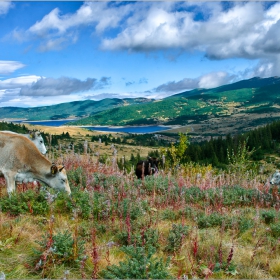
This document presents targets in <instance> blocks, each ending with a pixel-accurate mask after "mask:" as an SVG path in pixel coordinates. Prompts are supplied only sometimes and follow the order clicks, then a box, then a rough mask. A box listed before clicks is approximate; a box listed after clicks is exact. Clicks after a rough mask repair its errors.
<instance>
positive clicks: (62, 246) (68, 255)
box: [33, 230, 85, 270]
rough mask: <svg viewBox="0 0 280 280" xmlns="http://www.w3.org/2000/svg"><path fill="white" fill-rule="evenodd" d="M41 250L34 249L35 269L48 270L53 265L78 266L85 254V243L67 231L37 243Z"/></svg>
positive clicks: (50, 235) (47, 236) (46, 236)
mask: <svg viewBox="0 0 280 280" xmlns="http://www.w3.org/2000/svg"><path fill="white" fill-rule="evenodd" d="M37 243H38V244H39V245H40V249H39V250H38V249H33V251H34V255H35V269H36V270H42V269H44V270H46V269H49V268H51V267H52V266H53V265H58V264H62V263H63V264H67V265H71V266H73V265H77V264H78V262H79V260H81V258H82V256H83V254H84V251H85V250H84V242H83V241H81V240H78V239H77V237H76V238H73V236H72V234H71V233H70V232H68V231H67V230H66V231H64V232H59V233H57V234H56V235H52V234H49V233H48V234H46V235H44V236H43V240H42V241H37Z"/></svg>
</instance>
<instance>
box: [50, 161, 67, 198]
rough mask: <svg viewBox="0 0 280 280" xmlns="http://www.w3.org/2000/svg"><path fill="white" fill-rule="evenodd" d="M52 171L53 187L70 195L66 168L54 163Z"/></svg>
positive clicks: (51, 183) (51, 181) (51, 182)
mask: <svg viewBox="0 0 280 280" xmlns="http://www.w3.org/2000/svg"><path fill="white" fill-rule="evenodd" d="M50 171H51V179H50V185H51V187H52V188H54V189H57V190H61V191H66V192H67V193H68V194H69V195H70V194H71V189H70V186H69V183H68V179H67V175H66V171H65V168H64V166H63V165H56V164H54V163H53V164H52V166H51V170H50Z"/></svg>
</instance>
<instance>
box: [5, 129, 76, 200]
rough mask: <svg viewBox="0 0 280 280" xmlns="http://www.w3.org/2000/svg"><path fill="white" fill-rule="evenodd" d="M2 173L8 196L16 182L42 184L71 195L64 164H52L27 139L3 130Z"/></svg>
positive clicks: (13, 189)
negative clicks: (36, 181) (35, 181)
mask: <svg viewBox="0 0 280 280" xmlns="http://www.w3.org/2000/svg"><path fill="white" fill-rule="evenodd" d="M0 173H2V174H3V175H4V177H5V179H6V184H7V190H8V194H9V195H10V194H11V193H12V192H14V191H15V183H16V182H24V181H25V182H32V181H34V180H38V181H41V182H43V183H45V184H46V185H48V186H49V187H51V188H54V189H57V190H64V191H66V192H67V193H68V194H71V190H70V187H69V184H68V180H67V175H66V171H65V169H64V167H63V166H62V165H58V166H57V165H55V164H52V163H51V162H50V161H49V160H48V159H47V158H45V157H44V156H43V155H42V154H41V153H40V151H39V150H38V149H37V147H36V146H35V144H34V143H33V142H32V141H31V140H29V139H27V138H26V137H24V136H22V135H20V134H15V133H8V132H1V131H0Z"/></svg>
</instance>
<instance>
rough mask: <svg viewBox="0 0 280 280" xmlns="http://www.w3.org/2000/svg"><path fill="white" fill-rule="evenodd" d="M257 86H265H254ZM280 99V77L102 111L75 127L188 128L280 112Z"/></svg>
mask: <svg viewBox="0 0 280 280" xmlns="http://www.w3.org/2000/svg"><path fill="white" fill-rule="evenodd" d="M254 84H256V85H261V87H258V88H256V87H250V86H254ZM279 98H280V79H279V78H267V79H260V78H254V79H250V80H247V81H241V82H238V83H235V84H231V85H226V86H222V87H218V88H215V89H209V90H205V89H196V90H193V91H191V92H189V93H188V92H185V93H181V94H177V95H174V96H170V97H168V98H165V99H162V100H154V101H152V102H149V103H145V104H135V105H130V106H127V107H119V108H114V109H111V110H106V111H102V112H99V113H97V114H94V115H92V116H90V117H87V118H83V119H80V120H78V121H75V122H73V123H72V124H75V125H145V124H166V125H168V124H177V125H186V124H188V123H190V122H199V121H201V120H207V119H209V118H213V117H226V116H231V115H235V114H237V113H243V114H245V113H246V114H250V113H257V112H278V111H279V112H280V107H279V108H278V107H277V104H278V103H279ZM124 116H125V117H124Z"/></svg>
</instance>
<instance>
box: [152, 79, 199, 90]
mask: <svg viewBox="0 0 280 280" xmlns="http://www.w3.org/2000/svg"><path fill="white" fill-rule="evenodd" d="M198 84H199V79H198V78H196V79H191V78H185V79H183V80H181V81H178V82H175V81H172V82H168V83H165V84H162V85H160V86H158V87H156V88H155V89H154V90H155V91H156V92H180V91H183V90H190V89H194V88H196V87H198Z"/></svg>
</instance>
